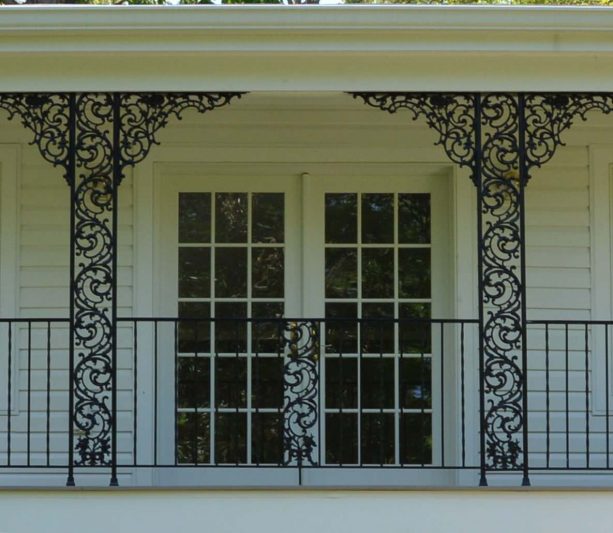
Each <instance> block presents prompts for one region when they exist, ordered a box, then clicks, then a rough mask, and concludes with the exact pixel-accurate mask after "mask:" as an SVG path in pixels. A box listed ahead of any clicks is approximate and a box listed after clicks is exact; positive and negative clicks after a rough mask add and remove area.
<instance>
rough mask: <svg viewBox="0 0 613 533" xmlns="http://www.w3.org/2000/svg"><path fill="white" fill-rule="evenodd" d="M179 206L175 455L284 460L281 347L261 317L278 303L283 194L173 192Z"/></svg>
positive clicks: (281, 297)
mask: <svg viewBox="0 0 613 533" xmlns="http://www.w3.org/2000/svg"><path fill="white" fill-rule="evenodd" d="M178 216H179V229H178V296H179V299H178V301H179V303H178V316H179V319H180V321H179V326H178V331H177V335H176V337H177V340H176V344H177V346H176V348H177V358H176V359H177V360H176V461H177V463H188V464H239V463H240V464H243V463H247V464H267V463H272V464H280V463H281V462H282V460H283V448H282V434H283V426H282V424H283V420H282V412H281V411H282V406H283V354H282V353H280V346H279V341H278V339H279V335H278V331H277V327H278V326H277V324H275V323H272V322H268V323H266V322H265V321H261V322H257V319H258V318H274V317H280V316H282V315H283V313H284V307H285V282H284V280H285V275H284V274H285V272H284V270H285V197H284V194H283V193H250V192H238V193H236V192H216V193H212V192H189V193H188V192H185V193H179V209H178ZM246 317H251V318H253V319H256V320H255V321H254V322H253V323H250V324H247V323H246V322H245V321H244V320H241V319H244V318H246ZM211 319H215V321H212V320H211Z"/></svg>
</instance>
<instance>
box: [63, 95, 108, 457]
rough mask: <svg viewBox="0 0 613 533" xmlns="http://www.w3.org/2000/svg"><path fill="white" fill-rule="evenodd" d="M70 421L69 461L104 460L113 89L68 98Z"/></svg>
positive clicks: (106, 446) (106, 412)
mask: <svg viewBox="0 0 613 533" xmlns="http://www.w3.org/2000/svg"><path fill="white" fill-rule="evenodd" d="M75 110H76V113H75V122H76V124H75V131H76V140H75V145H76V146H75V184H74V189H73V191H74V193H73V194H74V197H73V199H72V201H73V204H74V234H73V238H72V253H73V254H74V265H75V267H74V269H75V270H74V278H73V287H74V293H73V295H72V298H73V304H74V328H73V329H74V333H73V339H72V342H73V346H74V352H75V362H74V383H73V387H74V426H75V439H76V443H75V450H76V452H77V454H76V457H75V461H74V462H75V465H77V466H87V465H91V466H94V465H110V451H111V430H112V424H113V413H112V411H111V394H112V386H113V383H112V368H113V350H114V346H113V328H114V324H115V306H114V302H113V286H114V283H115V282H116V272H115V271H114V265H113V253H114V242H115V239H116V228H115V227H114V221H113V211H114V210H115V209H116V207H117V206H116V205H115V199H116V197H115V194H114V193H115V191H114V188H115V187H116V185H115V183H114V180H113V131H112V125H113V95H112V94H110V93H95V94H93V93H86V94H81V95H77V96H76V100H75Z"/></svg>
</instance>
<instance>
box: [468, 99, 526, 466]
mask: <svg viewBox="0 0 613 533" xmlns="http://www.w3.org/2000/svg"><path fill="white" fill-rule="evenodd" d="M480 108H481V117H480V120H481V130H482V131H481V136H482V139H481V144H482V151H481V154H482V157H481V161H480V175H479V176H478V179H477V183H478V187H479V188H480V190H479V198H480V205H479V206H478V208H479V209H480V211H481V221H480V224H479V229H480V232H481V234H480V239H479V259H480V261H479V263H480V268H481V272H480V277H481V284H480V285H481V287H482V289H481V290H482V293H481V298H480V300H481V302H480V304H481V306H482V317H483V324H482V332H481V335H482V338H481V346H482V350H483V355H482V357H483V360H482V364H483V373H482V379H483V383H482V387H483V394H484V400H485V412H484V413H483V416H484V418H485V420H484V422H485V423H484V426H483V430H484V431H485V448H486V450H485V451H486V453H485V460H486V465H487V468H488V469H490V470H508V469H520V468H522V467H523V462H524V455H523V453H522V450H523V444H522V441H523V427H524V422H525V420H524V409H523V407H524V406H523V393H524V390H523V386H524V383H523V372H522V367H521V365H522V347H523V344H522V343H523V328H524V319H525V317H523V316H522V314H523V311H522V299H523V290H524V289H523V284H524V283H525V279H524V277H525V273H524V272H523V271H522V268H521V266H522V263H521V254H522V242H523V239H524V235H523V233H522V225H521V217H522V210H523V209H524V205H523V201H522V199H523V196H522V190H523V185H522V184H521V183H520V180H521V176H522V172H523V171H522V170H521V168H520V165H521V161H520V146H519V143H520V136H519V127H520V122H519V108H518V100H517V97H515V96H514V95H506V94H489V95H485V96H483V97H482V99H481V102H480Z"/></svg>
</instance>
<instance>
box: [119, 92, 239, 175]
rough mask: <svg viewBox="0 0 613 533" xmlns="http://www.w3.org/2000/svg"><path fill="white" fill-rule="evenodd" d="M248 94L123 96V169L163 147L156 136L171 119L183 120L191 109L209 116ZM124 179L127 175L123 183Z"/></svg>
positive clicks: (121, 141) (150, 94)
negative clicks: (155, 147)
mask: <svg viewBox="0 0 613 533" xmlns="http://www.w3.org/2000/svg"><path fill="white" fill-rule="evenodd" d="M243 94H244V93H238V92H234V93H230V92H225V93H202V94H182V93H148V94H147V93H145V94H143V93H134V94H122V95H121V103H120V117H121V120H120V139H121V140H120V158H121V167H122V169H124V168H125V167H127V166H134V165H136V164H137V163H139V162H141V161H143V160H144V159H145V158H146V157H147V155H148V154H149V151H150V150H151V148H152V147H153V146H154V145H156V144H159V141H158V140H157V138H156V134H157V133H158V131H159V130H160V129H162V128H164V127H165V126H166V125H167V124H168V121H169V120H170V118H171V117H174V118H176V119H177V120H181V118H182V115H183V113H184V112H185V111H187V110H195V111H197V112H199V113H205V112H207V111H211V110H213V109H216V108H218V107H222V106H225V105H228V104H229V103H230V102H231V101H232V100H233V99H235V98H240V97H241V96H242V95H243ZM122 179H123V173H122V175H121V176H119V181H121V180H122Z"/></svg>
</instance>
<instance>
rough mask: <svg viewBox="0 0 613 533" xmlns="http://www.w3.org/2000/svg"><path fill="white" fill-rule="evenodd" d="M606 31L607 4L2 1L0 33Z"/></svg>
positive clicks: (611, 23)
mask: <svg viewBox="0 0 613 533" xmlns="http://www.w3.org/2000/svg"><path fill="white" fill-rule="evenodd" d="M210 29H213V30H243V31H258V30H260V31H270V30H288V31H289V30H315V31H318V30H322V31H324V30H327V31H331V30H333V31H348V30H351V31H365V30H371V31H372V30H375V31H376V30H420V31H423V30H431V31H437V30H438V31H441V30H454V31H471V32H472V31H516V30H517V29H522V30H525V31H543V30H544V31H563V32H577V31H589V32H591V31H607V32H610V31H613V8H609V7H544V6H418V5H344V6H326V5H324V6H313V5H310V6H275V5H249V4H246V5H225V6H216V5H205V6H195V5H187V6H100V5H89V6H78V5H77V6H64V5H57V6H56V5H49V6H45V5H33V6H2V7H0V32H20V31H32V30H36V31H62V32H67V31H68V32H70V31H78V32H83V31H84V32H93V31H101V30H103V31H109V32H121V31H159V30H162V31H168V30H172V31H180V30H210Z"/></svg>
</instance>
